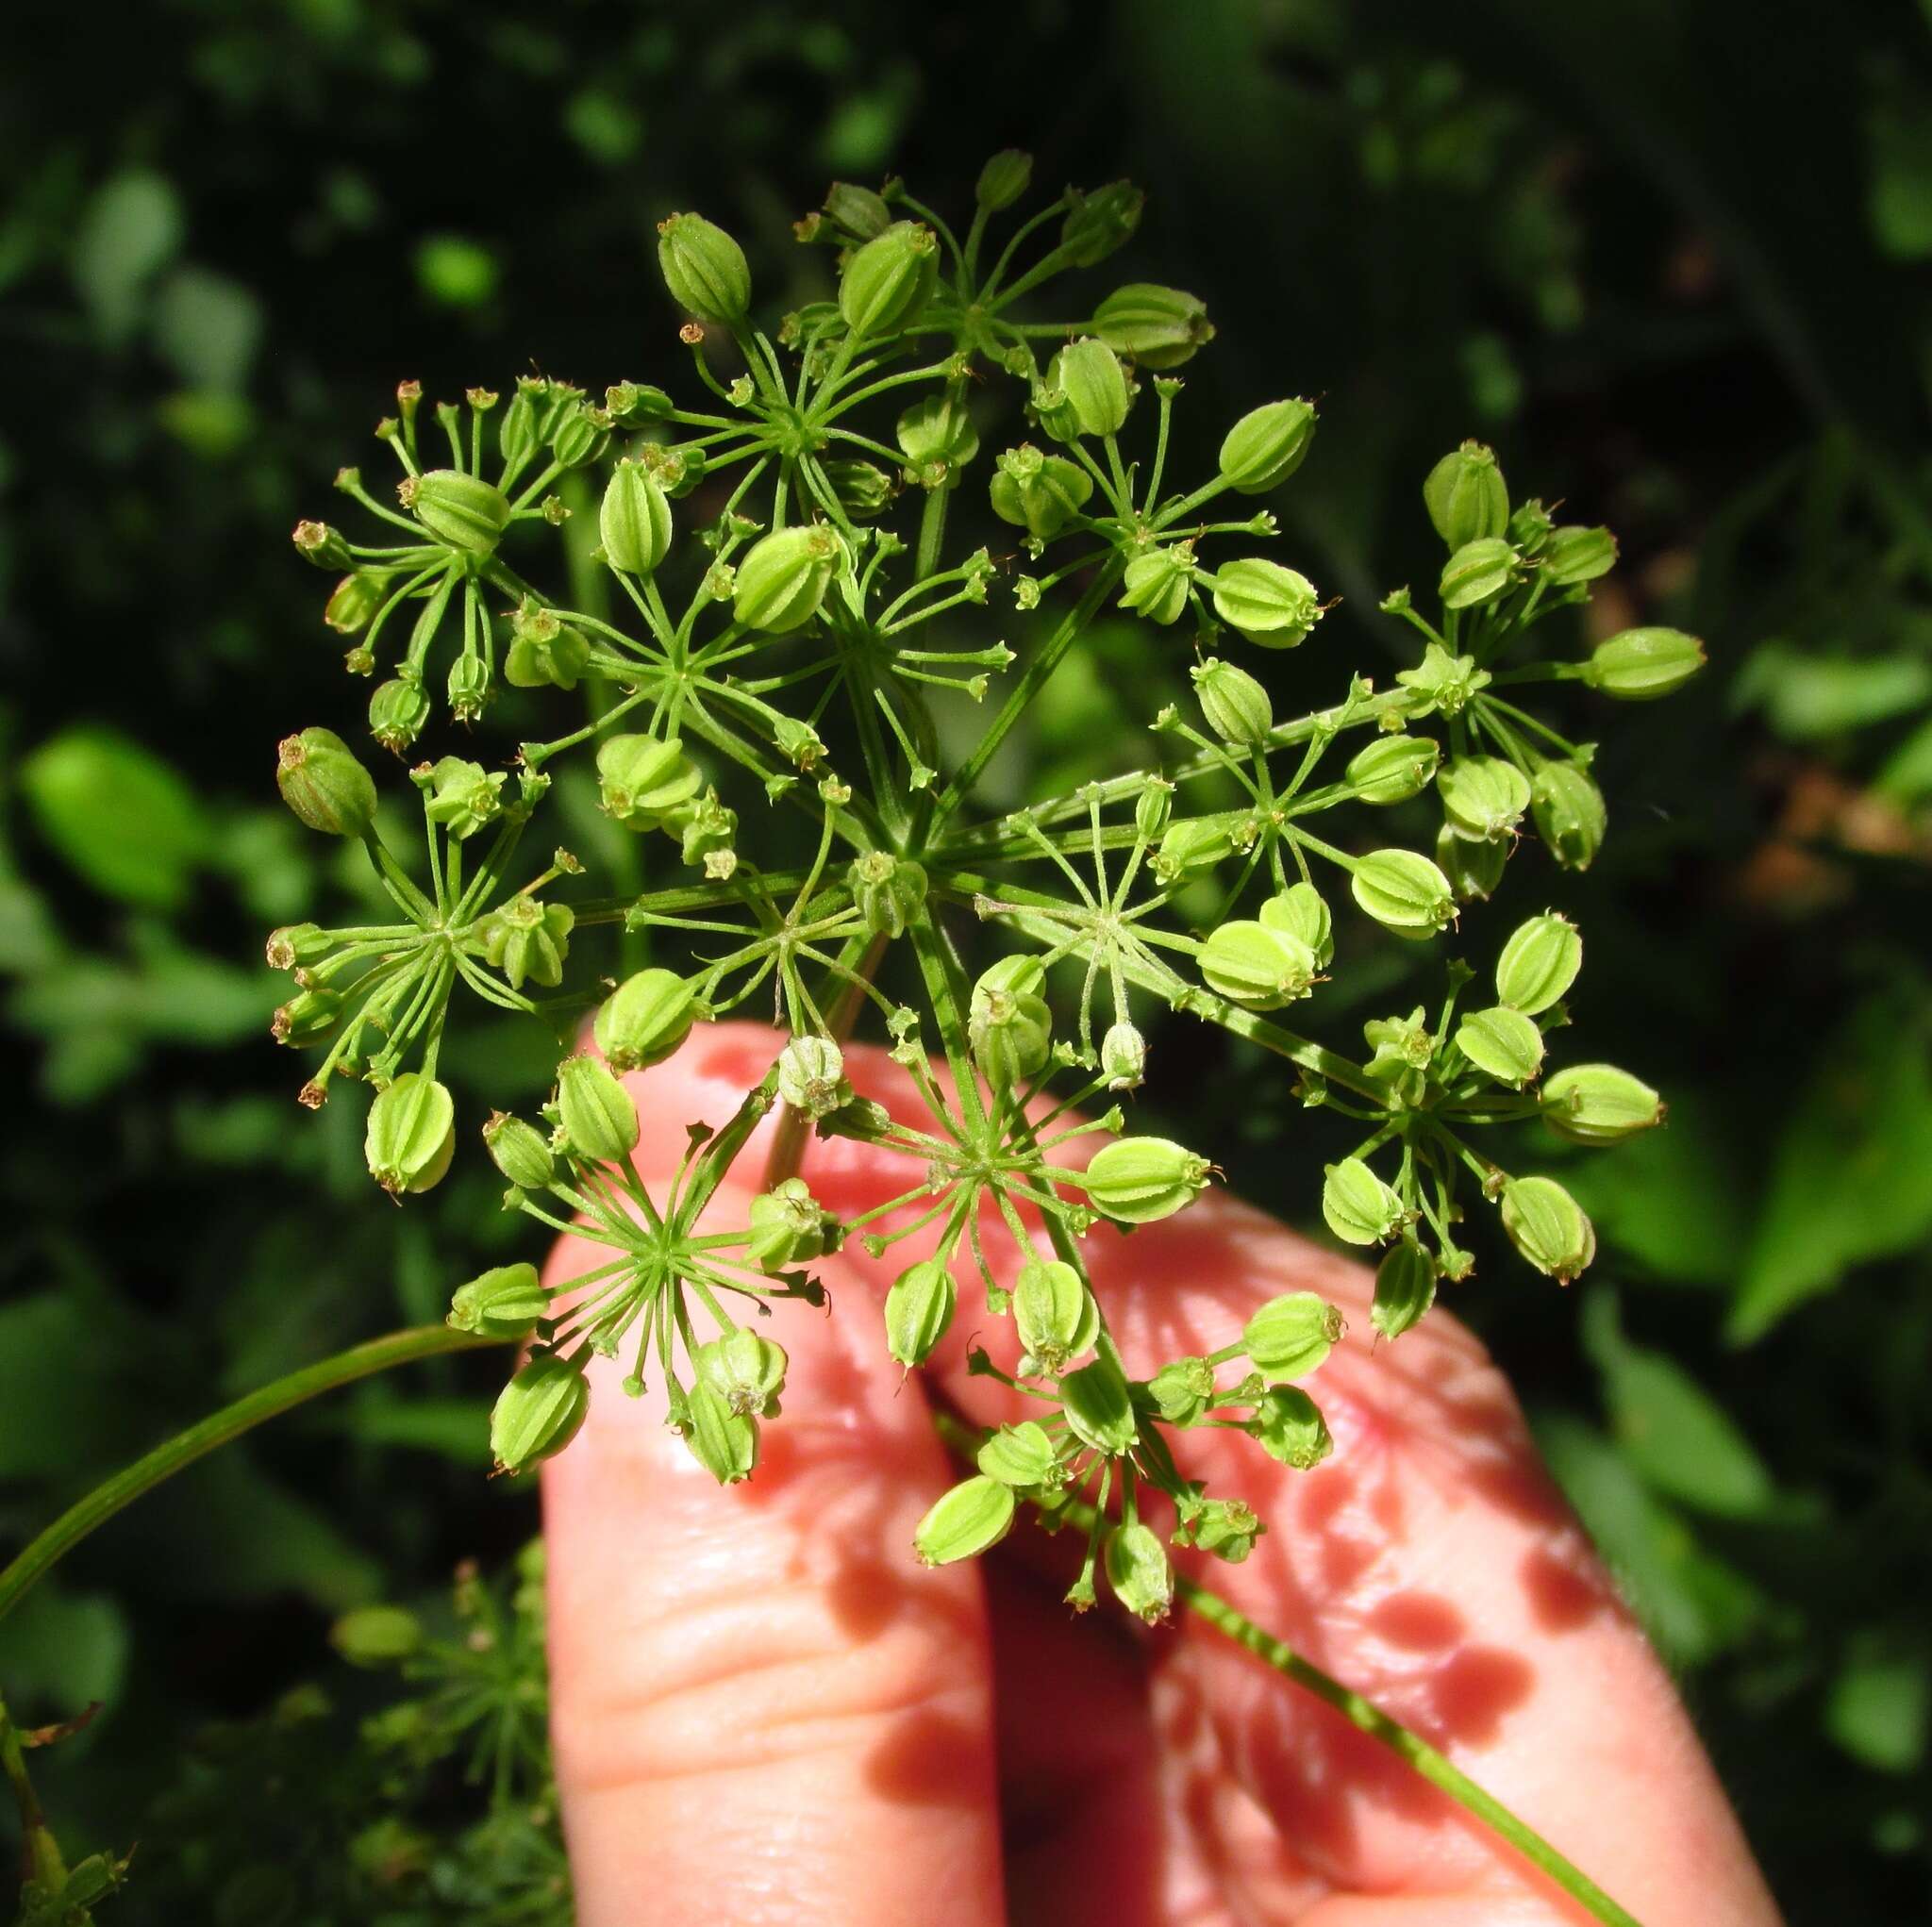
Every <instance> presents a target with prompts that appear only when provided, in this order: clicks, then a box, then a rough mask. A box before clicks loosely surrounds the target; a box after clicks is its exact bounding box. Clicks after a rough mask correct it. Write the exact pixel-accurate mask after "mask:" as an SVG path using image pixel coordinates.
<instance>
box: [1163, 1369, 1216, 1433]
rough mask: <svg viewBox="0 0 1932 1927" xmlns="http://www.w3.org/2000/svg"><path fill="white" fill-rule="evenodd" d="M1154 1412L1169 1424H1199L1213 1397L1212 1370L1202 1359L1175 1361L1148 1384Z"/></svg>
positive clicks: (1205, 1415) (1206, 1413)
mask: <svg viewBox="0 0 1932 1927" xmlns="http://www.w3.org/2000/svg"><path fill="white" fill-rule="evenodd" d="M1147 1390H1148V1393H1149V1395H1150V1396H1151V1397H1152V1398H1153V1400H1154V1409H1155V1410H1156V1411H1158V1413H1159V1414H1160V1416H1161V1417H1162V1418H1163V1419H1165V1420H1167V1422H1168V1423H1169V1424H1170V1425H1198V1424H1199V1423H1200V1422H1201V1420H1203V1419H1205V1418H1206V1417H1207V1416H1208V1408H1209V1406H1210V1404H1212V1402H1213V1398H1214V1368H1213V1367H1212V1366H1211V1365H1209V1364H1208V1361H1207V1359H1205V1358H1176V1359H1174V1360H1173V1361H1172V1362H1171V1363H1169V1364H1166V1365H1163V1366H1162V1367H1161V1368H1160V1370H1158V1371H1157V1372H1156V1373H1155V1374H1154V1376H1153V1377H1152V1378H1151V1379H1149V1380H1148V1381H1147Z"/></svg>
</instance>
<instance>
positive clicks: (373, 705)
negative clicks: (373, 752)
mask: <svg viewBox="0 0 1932 1927" xmlns="http://www.w3.org/2000/svg"><path fill="white" fill-rule="evenodd" d="M428 725H429V697H428V694H427V692H426V691H425V689H424V688H423V682H422V678H421V677H419V676H415V675H400V676H395V677H392V678H391V680H390V681H389V682H386V683H378V684H377V685H376V686H375V689H374V690H373V691H372V692H371V694H370V698H369V733H370V735H371V736H373V737H374V738H375V739H376V741H377V742H379V743H380V744H381V745H382V747H383V748H384V749H386V750H389V751H390V752H391V754H393V755H395V756H401V755H402V753H403V752H404V751H405V750H406V749H408V747H409V745H410V744H411V743H412V742H414V741H415V740H416V739H417V738H418V737H419V736H421V735H422V734H423V732H424V730H425V729H426V728H427V727H428Z"/></svg>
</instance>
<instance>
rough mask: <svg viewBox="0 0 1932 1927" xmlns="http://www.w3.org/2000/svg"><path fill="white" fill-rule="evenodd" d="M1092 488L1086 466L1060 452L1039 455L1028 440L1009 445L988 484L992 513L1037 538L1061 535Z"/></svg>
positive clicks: (1047, 538) (1051, 538) (1042, 539)
mask: <svg viewBox="0 0 1932 1927" xmlns="http://www.w3.org/2000/svg"><path fill="white" fill-rule="evenodd" d="M1092 493H1093V478H1092V476H1091V475H1090V474H1089V473H1087V472H1086V470H1084V469H1082V468H1078V467H1076V466H1075V465H1074V463H1073V462H1070V461H1066V460H1063V459H1062V458H1061V457H1059V456H1057V455H1041V452H1040V451H1039V450H1038V449H1037V448H1035V447H1033V446H1032V445H1031V444H1030V443H1023V444H1022V445H1021V446H1020V447H1018V448H1009V449H1008V450H1007V452H1006V453H1005V454H1004V455H1002V456H1001V457H999V460H998V461H997V463H996V464H995V465H994V472H993V477H992V480H991V483H990V484H989V485H988V495H989V497H990V499H991V503H992V512H993V513H994V514H995V515H997V516H998V517H999V518H1000V520H1001V521H1002V522H1010V523H1012V524H1013V525H1014V526H1015V527H1016V528H1024V530H1025V531H1026V532H1027V534H1028V535H1030V536H1031V537H1032V538H1033V539H1034V540H1036V541H1041V542H1045V541H1051V540H1053V538H1054V537H1055V536H1057V535H1058V534H1059V532H1060V530H1061V529H1063V528H1065V527H1066V525H1067V524H1068V523H1070V522H1071V521H1072V520H1073V519H1074V516H1076V515H1077V514H1079V512H1080V510H1081V508H1082V507H1085V505H1086V502H1087V498H1088V497H1089V496H1090V495H1091V494H1092Z"/></svg>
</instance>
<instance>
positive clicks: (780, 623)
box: [731, 522, 844, 636]
mask: <svg viewBox="0 0 1932 1927" xmlns="http://www.w3.org/2000/svg"><path fill="white" fill-rule="evenodd" d="M843 553H844V545H843V544H842V543H841V541H840V540H839V537H838V535H837V533H836V532H835V531H834V530H832V529H830V528H828V527H826V526H825V525H824V523H815V522H814V523H799V524H797V525H795V526H793V527H791V528H781V529H777V530H774V532H773V533H772V534H771V535H768V536H765V537H764V538H763V539H762V540H758V541H757V542H755V543H753V545H752V547H751V549H750V551H749V553H748V554H747V555H746V556H745V557H744V559H743V561H741V563H740V564H739V565H738V575H737V581H736V588H735V591H734V593H733V596H732V602H731V613H732V616H733V618H734V619H735V620H736V621H738V622H741V623H743V624H744V625H745V627H746V628H748V629H758V630H761V631H762V632H763V633H764V634H766V635H768V636H785V635H789V634H790V633H791V631H792V630H793V629H797V628H801V627H802V626H803V625H804V624H805V623H808V622H809V621H810V620H811V619H812V617H813V616H814V615H816V614H817V613H818V607H819V605H820V603H822V602H823V601H824V599H825V590H827V589H828V588H829V587H830V586H831V581H832V576H833V573H835V572H836V570H837V569H838V566H839V558H840V557H841V555H842V554H843Z"/></svg>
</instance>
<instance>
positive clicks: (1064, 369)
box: [1054, 337, 1132, 435]
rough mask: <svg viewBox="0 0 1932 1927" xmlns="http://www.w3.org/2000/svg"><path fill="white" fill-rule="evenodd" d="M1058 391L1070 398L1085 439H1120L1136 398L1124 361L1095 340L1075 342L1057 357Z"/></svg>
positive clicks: (1103, 343)
mask: <svg viewBox="0 0 1932 1927" xmlns="http://www.w3.org/2000/svg"><path fill="white" fill-rule="evenodd" d="M1054 360H1055V365H1056V367H1057V368H1058V383H1057V385H1058V388H1059V390H1060V392H1061V393H1062V394H1064V395H1065V396H1066V398H1067V406H1068V407H1070V408H1072V409H1073V411H1074V419H1075V420H1076V421H1077V422H1078V423H1079V424H1080V432H1081V433H1082V434H1083V435H1116V434H1118V433H1119V432H1120V430H1121V428H1122V426H1123V425H1124V423H1125V422H1126V419H1127V407H1128V405H1129V403H1130V402H1131V400H1132V396H1131V394H1130V393H1129V391H1128V389H1127V375H1126V371H1125V370H1124V368H1123V367H1122V366H1121V360H1120V357H1119V356H1118V355H1116V354H1115V353H1114V352H1113V350H1112V349H1111V348H1109V347H1108V345H1107V343H1106V342H1105V341H1095V340H1093V339H1091V337H1090V338H1089V339H1087V340H1085V341H1074V342H1072V343H1070V344H1069V345H1068V346H1067V347H1064V348H1062V349H1061V350H1060V352H1059V353H1058V355H1057V356H1056V357H1054Z"/></svg>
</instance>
